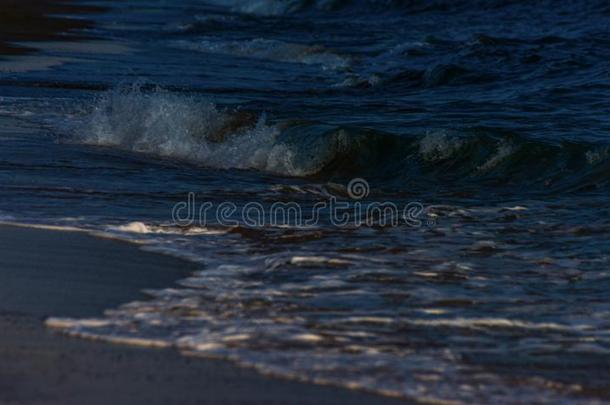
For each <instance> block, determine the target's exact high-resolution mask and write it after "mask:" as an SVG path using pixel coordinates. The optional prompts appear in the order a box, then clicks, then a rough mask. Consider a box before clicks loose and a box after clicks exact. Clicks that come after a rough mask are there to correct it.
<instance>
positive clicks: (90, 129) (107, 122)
mask: <svg viewBox="0 0 610 405" xmlns="http://www.w3.org/2000/svg"><path fill="white" fill-rule="evenodd" d="M233 114H234V113H231V112H229V111H226V110H222V109H219V108H218V107H217V106H216V105H214V104H213V103H211V102H209V101H202V100H198V99H195V98H193V97H188V96H184V95H179V94H173V93H170V92H168V91H164V90H160V89H159V90H156V91H154V92H144V91H142V90H141V89H140V88H139V87H137V86H134V87H132V88H130V89H127V90H124V89H123V90H114V91H110V92H108V93H106V94H104V95H103V96H101V97H100V98H99V99H98V100H97V102H96V103H95V104H94V107H93V109H92V111H90V112H89V113H88V114H86V115H85V117H84V118H83V120H82V121H81V124H80V125H79V126H78V127H77V128H76V130H75V132H76V135H75V137H74V140H75V141H77V142H82V143H85V144H91V145H100V146H112V147H118V148H121V149H125V150H130V151H134V152H141V153H147V154H152V155H157V156H162V157H168V158H174V159H180V160H185V161H189V162H193V163H197V164H201V165H204V166H208V167H215V168H224V169H228V168H238V169H257V170H262V171H267V172H272V173H277V174H282V175H293V176H300V175H305V174H307V173H304V172H303V171H302V170H300V169H299V168H297V167H295V165H294V161H293V160H294V159H293V157H294V154H293V153H292V151H291V150H290V149H289V148H288V147H287V146H286V145H285V144H283V143H281V142H277V137H278V135H279V130H278V129H277V128H276V127H275V126H272V125H268V124H267V123H266V121H265V116H264V114H263V115H262V116H261V117H259V119H258V122H257V123H256V124H255V125H251V126H243V127H241V128H237V129H231V130H230V131H233V132H231V133H228V132H227V131H229V130H228V129H227V128H229V127H230V125H231V120H232V119H234V118H235V115H233ZM219 134H222V136H220V135H219ZM219 136H220V137H221V139H220V140H219Z"/></svg>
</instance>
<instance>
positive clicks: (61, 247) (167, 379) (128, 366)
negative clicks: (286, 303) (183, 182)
mask: <svg viewBox="0 0 610 405" xmlns="http://www.w3.org/2000/svg"><path fill="white" fill-rule="evenodd" d="M0 268H1V269H2V271H0V296H1V297H2V300H1V301H0V329H1V330H2V331H3V332H2V333H1V334H0V403H2V404H84V403H87V404H108V403H112V404H137V403H146V404H216V403H223V404H233V403H261V404H262V403H265V404H269V403H273V404H288V403H290V404H292V403H300V404H322V403H328V404H331V403H333V404H334V403H348V402H349V403H353V404H364V403H404V402H403V401H400V400H395V399H392V398H384V397H378V396H373V395H369V394H366V393H362V392H355V391H348V390H343V389H339V388H334V387H324V386H316V385H310V384H303V383H299V382H293V381H287V380H275V379H271V378H267V377H264V376H261V375H259V374H258V373H256V372H254V371H252V370H247V369H241V368H238V367H235V366H233V365H232V364H231V363H229V362H226V361H221V360H205V359H192V358H188V357H184V356H181V355H180V354H179V353H177V352H176V351H174V350H155V349H141V348H132V347H124V346H114V345H108V344H104V343H99V342H90V341H84V340H79V339H73V338H68V337H65V336H62V335H59V334H57V333H55V332H52V331H50V330H48V329H46V328H45V326H44V319H45V318H46V317H47V316H51V315H52V316H67V317H88V316H99V315H100V314H101V313H102V312H103V311H104V310H105V309H108V308H112V307H114V306H117V305H119V304H121V303H124V302H128V301H131V300H134V299H139V298H142V297H143V295H142V294H141V293H140V291H141V290H142V289H144V288H158V287H167V286H169V285H171V284H172V281H175V280H177V279H179V278H181V277H184V276H185V275H186V274H188V272H189V271H190V270H192V269H193V265H192V264H190V263H187V262H183V261H181V260H177V259H174V258H171V257H166V256H163V255H157V254H152V253H147V252H143V251H141V250H139V248H138V247H137V246H136V245H132V244H127V243H122V242H119V241H115V240H109V239H99V238H95V237H92V236H88V235H86V234H85V233H82V232H63V231H52V230H43V229H32V228H25V227H13V226H0Z"/></svg>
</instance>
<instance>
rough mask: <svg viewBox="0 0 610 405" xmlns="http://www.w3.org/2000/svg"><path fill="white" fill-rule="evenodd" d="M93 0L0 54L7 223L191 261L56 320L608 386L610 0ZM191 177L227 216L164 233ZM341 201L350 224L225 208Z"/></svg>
mask: <svg viewBox="0 0 610 405" xmlns="http://www.w3.org/2000/svg"><path fill="white" fill-rule="evenodd" d="M83 3H85V4H89V5H94V6H101V7H100V9H99V10H98V11H99V12H96V13H95V14H91V15H87V18H88V19H91V20H92V22H93V23H92V24H91V26H90V27H89V28H84V29H83V30H82V31H81V33H82V34H83V35H82V38H80V39H81V40H80V41H79V42H74V41H70V42H63V41H61V40H58V41H54V42H41V43H37V44H35V47H37V48H41V50H39V51H38V52H36V53H34V54H30V55H26V56H21V57H19V58H16V59H11V60H4V61H0V115H1V116H0V144H1V145H2V147H1V148H0V218H2V219H4V220H8V221H18V222H28V223H42V224H55V225H65V226H72V227H80V228H85V229H88V230H91V231H95V232H105V233H109V234H112V235H114V236H117V237H120V238H126V239H131V240H138V241H140V242H142V243H144V244H145V248H146V249H151V250H156V251H164V252H168V253H171V254H174V255H178V256H180V257H184V258H187V259H189V260H194V261H196V262H198V263H200V268H201V269H200V271H198V272H197V273H195V274H193V275H192V277H190V278H188V279H185V280H180V281H178V283H177V284H176V285H173V286H168V288H167V289H165V290H160V291H157V290H155V291H149V292H148V293H149V295H150V299H149V300H147V301H143V302H132V303H126V304H125V305H123V306H122V307H120V308H109V309H108V311H107V313H106V316H105V317H104V318H103V319H97V320H74V319H51V320H50V321H49V326H51V327H55V328H60V329H62V330H64V331H65V332H66V333H70V334H73V335H76V336H81V337H94V338H101V339H105V340H108V341H111V342H118V343H128V344H144V345H152V346H170V345H174V346H176V347H178V348H179V349H180V350H182V351H184V353H185V354H191V355H200V356H220V357H226V358H230V359H233V360H234V361H236V362H238V363H240V364H244V365H249V366H254V367H256V368H257V369H259V370H261V371H262V372H265V373H270V374H274V375H279V376H285V377H294V378H298V379H304V380H308V381H315V382H326V383H332V384H338V385H343V386H347V387H350V388H362V389H366V390H371V391H375V392H379V393H382V394H390V395H398V396H403V397H405V398H409V399H415V400H422V401H424V400H454V401H456V402H458V403H459V402H464V403H467V402H474V403H553V404H555V403H564V402H565V403H572V402H574V403H577V402H585V403H591V402H600V403H603V402H608V401H609V400H610V390H609V388H608V387H610V377H609V374H608V370H609V369H610V254H609V252H610V219H609V218H610V216H609V214H610V203H609V202H608V194H609V190H610V184H609V183H610V135H609V131H610V120H609V113H610V108H609V107H608V105H609V104H608V94H609V90H610V76H609V75H610V71H609V67H608V60H609V58H610V35H609V32H610V31H609V30H608V21H610V7H609V6H608V5H607V4H606V3H605V2H572V3H569V4H568V3H567V2H528V1H524V2H518V3H516V4H511V5H508V4H504V3H503V2H494V1H479V2H443V1H434V2H418V1H398V0H397V1H390V0H388V1H373V0H370V1H366V0H363V1H357V0H354V1H332V0H328V1H321V0H320V1H298V0H295V1H279V0H276V1H274V0H256V1H247V2H246V1H237V0H234V1H220V0H215V1H203V0H202V1H195V0H190V1H189V0H185V1H176V2H169V1H150V0H148V1H128V2H118V1H117V2H111V1H108V2H105V1H99V2H83ZM80 18H83V17H82V16H80ZM60 39H61V38H60ZM353 179H361V180H362V181H361V180H358V181H361V183H360V185H364V186H366V185H367V184H368V188H366V189H359V190H356V193H355V190H354V189H353V187H351V186H350V184H352V185H354V184H355V183H353V182H352V180H353ZM364 181H366V183H365V182H364ZM350 182H352V183H350ZM360 192H361V193H360ZM189 193H194V194H191V197H190V198H192V200H191V203H193V204H195V207H200V206H201V204H205V203H210V204H212V205H213V206H214V207H217V206H219V205H220V204H221V203H223V202H228V203H231V204H234V206H235V208H236V210H234V211H227V212H226V213H225V214H226V215H225V217H223V218H220V219H219V218H216V217H215V216H213V215H210V216H208V217H206V221H205V223H199V221H195V222H193V223H191V224H190V225H189V226H184V225H185V224H184V223H180V224H176V223H175V222H174V221H173V220H172V208H173V207H176V204H186V202H188V201H189ZM355 194H356V195H355ZM329 201H334V202H335V203H337V204H347V205H346V207H348V209H346V210H344V211H342V212H343V213H344V214H345V215H347V216H346V217H343V218H347V222H348V224H337V221H334V220H333V217H332V209H331V207H329V206H325V207H323V208H321V209H319V210H318V211H317V212H318V213H319V220H318V221H316V222H315V223H314V222H312V223H298V221H292V222H291V221H288V222H287V223H284V224H279V225H278V224H277V223H273V222H272V221H267V220H265V221H263V222H264V223H263V224H259V225H261V226H258V225H256V226H255V225H253V224H250V223H247V222H244V220H243V218H242V217H241V216H240V215H239V213H240V212H243V208H244V207H245V206H247V204H248V203H256V204H258V205H257V206H260V210H262V216H263V218H267V219H270V218H271V217H272V216H273V213H274V211H273V209H274V208H273V207H274V205H273V204H274V203H277V202H283V203H296V204H298V205H299V207H300V209H301V210H302V212H303V213H304V214H306V215H307V216H309V215H310V214H311V213H313V212H316V207H317V204H320V203H321V202H329ZM380 202H386V203H391V204H394V205H395V206H397V207H399V208H400V209H401V212H400V214H401V215H400V217H399V218H398V217H397V221H396V222H397V223H392V221H385V222H384V221H383V218H381V217H379V216H374V217H373V218H369V219H371V221H369V223H367V222H366V219H367V218H368V217H367V215H366V212H367V207H371V206H372V205H371V204H375V203H380ZM191 205H192V204H191ZM181 206H182V205H178V207H181ZM356 206H358V207H360V211H358V210H355V209H354V207H356ZM189 207H190V206H187V208H189ZM403 207H407V208H405V211H402V209H403ZM191 208H192V207H191ZM197 213H199V212H198V211H197ZM405 213H408V215H407V216H408V218H405V216H404V215H403V214H405ZM197 219H200V218H199V217H198V218H197ZM335 219H336V218H335ZM233 221H235V222H233ZM338 225H341V226H338Z"/></svg>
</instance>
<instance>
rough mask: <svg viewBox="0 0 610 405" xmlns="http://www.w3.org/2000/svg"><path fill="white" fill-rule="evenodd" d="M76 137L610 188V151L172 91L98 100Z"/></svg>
mask: <svg viewBox="0 0 610 405" xmlns="http://www.w3.org/2000/svg"><path fill="white" fill-rule="evenodd" d="M75 132H76V133H77V135H75V136H74V137H73V138H72V140H76V141H77V142H81V143H85V144H90V145H100V146H111V147H117V148H121V149H124V150H129V151H133V152H139V153H146V154H151V155H155V156H162V157H165V158H171V159H178V160H183V161H187V162H191V163H195V164H198V165H202V166H206V167H213V168H220V169H254V170H259V171H264V172H269V173H273V174H277V175H283V176H297V177H306V176H317V177H323V178H325V179H332V178H349V177H353V176H369V177H374V178H376V179H380V180H383V179H386V180H387V181H388V182H390V183H392V182H393V183H395V184H399V183H404V182H405V180H409V182H410V183H411V184H413V183H421V184H425V183H438V182H447V183H452V184H464V183H466V182H468V183H473V182H474V183H477V184H478V183H481V182H485V184H490V185H492V184H498V185H503V186H506V185H511V184H514V185H523V184H531V185H538V186H539V188H538V189H547V190H548V189H551V190H557V189H562V190H570V189H579V190H582V189H588V188H599V187H603V186H607V185H608V183H609V181H610V176H609V173H610V153H609V152H608V151H609V150H610V145H602V144H594V143H587V142H576V141H568V140H564V141H561V142H554V143H553V142H548V141H543V140H537V139H529V138H526V137H523V136H519V135H517V134H513V133H507V132H503V131H499V130H495V129H492V128H470V129H465V130H447V129H438V130H430V131H428V132H425V133H423V134H417V133H414V134H412V135H408V136H407V135H401V136H399V135H396V134H391V133H385V132H381V131H377V130H372V129H367V128H359V127H350V126H339V125H329V124H324V123H314V122H293V123H291V122H283V123H270V122H268V120H267V118H266V116H265V114H264V113H263V114H259V113H255V112H251V111H243V110H230V109H223V108H220V107H218V106H217V105H215V104H213V103H211V102H209V101H204V100H200V99H197V98H194V97H190V96H185V95H181V94H175V93H171V92H169V91H165V90H162V89H157V90H155V91H152V92H146V91H143V90H142V89H141V88H140V87H137V86H135V87H129V88H127V89H119V90H114V91H111V92H108V93H106V94H104V95H103V96H101V97H100V98H98V99H97V101H96V102H95V104H94V106H93V108H92V109H91V110H90V111H89V113H88V114H86V115H85V117H84V119H83V120H81V124H80V125H79V127H78V129H77V131H75Z"/></svg>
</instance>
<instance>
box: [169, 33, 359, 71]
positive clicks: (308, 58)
mask: <svg viewBox="0 0 610 405" xmlns="http://www.w3.org/2000/svg"><path fill="white" fill-rule="evenodd" d="M173 45H174V46H176V47H178V48H181V49H188V50H193V51H199V52H206V53H214V54H221V55H232V56H238V57H245V58H253V59H265V60H272V61H278V62H287V63H301V64H305V65H321V66H323V67H325V68H327V69H340V68H345V67H347V66H349V63H350V62H349V58H348V57H345V56H341V55H338V54H335V53H333V52H332V51H330V50H328V49H326V48H324V47H323V46H309V45H301V44H291V43H286V42H282V41H278V40H272V39H262V38H255V39H248V40H234V41H223V40H219V39H215V38H203V39H199V40H197V41H187V40H181V41H176V42H174V43H173Z"/></svg>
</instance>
